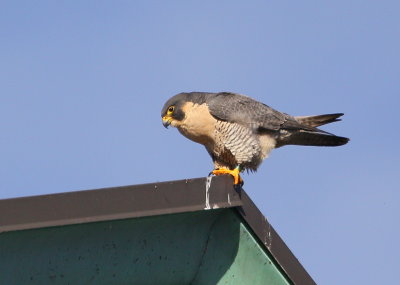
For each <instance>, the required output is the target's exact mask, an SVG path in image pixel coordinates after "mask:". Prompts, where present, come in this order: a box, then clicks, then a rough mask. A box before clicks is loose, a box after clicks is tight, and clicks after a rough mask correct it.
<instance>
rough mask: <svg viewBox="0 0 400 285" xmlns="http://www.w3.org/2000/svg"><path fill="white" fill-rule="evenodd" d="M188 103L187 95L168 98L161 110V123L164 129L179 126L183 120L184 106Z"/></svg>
mask: <svg viewBox="0 0 400 285" xmlns="http://www.w3.org/2000/svg"><path fill="white" fill-rule="evenodd" d="M188 102H190V101H189V100H188V93H180V94H178V95H175V96H174V97H172V98H170V99H169V100H168V101H167V102H166V103H165V104H164V106H163V108H162V109H161V117H162V123H163V125H164V127H166V128H168V126H169V125H171V126H173V127H177V126H179V124H180V123H181V122H182V120H183V119H184V118H185V111H184V106H185V105H186V104H187V103H188Z"/></svg>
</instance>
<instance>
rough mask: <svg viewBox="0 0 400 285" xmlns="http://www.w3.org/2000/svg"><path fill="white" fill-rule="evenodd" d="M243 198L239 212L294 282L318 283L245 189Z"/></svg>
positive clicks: (308, 284) (307, 284) (242, 194)
mask: <svg viewBox="0 0 400 285" xmlns="http://www.w3.org/2000/svg"><path fill="white" fill-rule="evenodd" d="M241 200H242V206H241V207H238V208H237V211H238V213H239V214H240V216H242V218H243V219H244V220H245V222H246V223H247V224H248V225H249V227H250V229H251V230H252V231H253V233H254V234H255V235H256V236H257V237H258V239H259V241H260V242H261V243H262V244H263V245H264V246H265V247H266V248H267V249H268V251H269V252H270V253H271V255H272V256H273V258H274V259H275V261H276V262H277V263H278V264H279V266H280V267H281V268H282V270H283V271H284V272H285V274H286V275H287V276H288V277H289V279H290V280H291V281H292V282H293V284H296V285H297V284H300V285H303V284H305V285H312V284H316V283H315V281H314V280H313V279H312V277H311V276H310V275H309V274H308V272H307V271H306V270H305V269H304V267H303V266H302V265H301V263H300V262H299V261H298V259H297V258H296V257H295V256H294V255H293V253H292V251H291V250H290V249H289V248H288V247H287V245H286V244H285V242H284V241H283V240H282V239H281V237H280V236H279V235H278V233H277V232H276V231H275V230H274V228H273V227H272V226H271V224H270V223H269V222H268V220H267V219H266V218H265V217H264V215H263V214H262V213H261V212H260V210H259V209H258V208H257V207H256V205H255V204H254V203H253V201H252V200H251V199H250V197H249V196H248V195H247V194H246V192H245V191H242V192H241Z"/></svg>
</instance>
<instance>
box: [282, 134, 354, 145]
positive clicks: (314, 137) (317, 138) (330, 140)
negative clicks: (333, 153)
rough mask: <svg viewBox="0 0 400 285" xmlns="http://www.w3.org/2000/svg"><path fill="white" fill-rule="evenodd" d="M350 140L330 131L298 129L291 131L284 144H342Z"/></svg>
mask: <svg viewBox="0 0 400 285" xmlns="http://www.w3.org/2000/svg"><path fill="white" fill-rule="evenodd" d="M348 141H349V139H348V138H345V137H339V136H335V135H333V134H329V133H322V132H321V133H320V132H310V131H297V132H294V133H291V134H290V136H288V137H286V138H285V139H284V140H283V141H282V142H283V145H290V144H291V145H309V146H341V145H344V144H346V143H347V142H348Z"/></svg>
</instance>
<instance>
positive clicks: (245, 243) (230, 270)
mask: <svg viewBox="0 0 400 285" xmlns="http://www.w3.org/2000/svg"><path fill="white" fill-rule="evenodd" d="M0 284H9V285H12V284H18V285H20V284H144V285H145V284H152V285H154V284H162V285H168V284H254V285H257V284H288V281H287V280H286V279H285V277H284V275H282V273H281V272H280V270H279V269H278V268H277V266H276V265H275V264H274V262H273V261H272V260H271V258H270V257H269V256H268V254H266V253H265V252H264V250H263V248H261V247H260V245H259V244H258V242H257V241H256V240H255V239H254V238H253V236H252V234H251V233H250V232H249V231H248V229H247V228H246V226H245V225H244V224H243V222H242V221H241V219H240V218H239V217H238V216H237V215H236V213H235V211H234V210H232V209H224V210H212V211H200V212H192V213H182V214H174V215H162V216H153V217H146V218H136V219H125V220H114V221H107V222H96V223H86V224H79V225H70V226H60V227H50V228H40V229H32V230H23V231H13V232H5V233H1V234H0Z"/></svg>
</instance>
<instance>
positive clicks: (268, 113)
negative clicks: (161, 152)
mask: <svg viewBox="0 0 400 285" xmlns="http://www.w3.org/2000/svg"><path fill="white" fill-rule="evenodd" d="M341 116H343V113H334V114H324V115H317V116H291V115H288V114H286V113H282V112H279V111H277V110H275V109H273V108H271V107H270V106H268V105H266V104H264V103H261V102H259V101H257V100H255V99H253V98H251V97H248V96H246V95H242V94H237V93H232V92H218V93H211V92H183V93H179V94H177V95H175V96H173V97H171V98H170V99H168V100H167V101H166V103H165V104H164V106H163V107H162V109H161V118H162V123H163V125H164V127H166V128H168V126H172V127H176V128H177V129H178V130H179V132H180V133H181V134H182V135H183V136H185V137H186V138H188V139H190V140H192V141H194V142H196V143H199V144H202V145H204V146H205V148H206V150H207V152H208V153H209V155H210V156H211V159H212V161H213V163H214V169H213V170H212V171H211V172H210V175H224V174H229V175H232V176H233V180H234V185H243V179H242V178H241V176H240V173H241V172H243V171H245V170H246V171H248V172H249V171H250V172H255V171H256V170H257V168H258V167H259V166H260V164H261V163H262V161H263V160H264V159H266V158H267V157H268V155H269V154H270V152H271V151H272V150H273V149H275V148H280V147H282V146H285V145H302V146H329V147H333V146H341V145H344V144H346V143H347V142H348V141H349V138H346V137H341V136H336V135H334V134H331V133H328V132H326V131H323V130H321V129H319V128H317V127H319V126H321V125H325V124H329V123H333V122H337V121H340V120H341V119H339V118H340V117H341Z"/></svg>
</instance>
